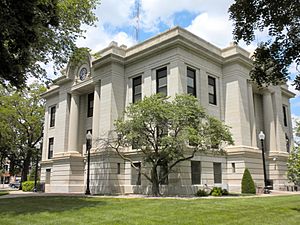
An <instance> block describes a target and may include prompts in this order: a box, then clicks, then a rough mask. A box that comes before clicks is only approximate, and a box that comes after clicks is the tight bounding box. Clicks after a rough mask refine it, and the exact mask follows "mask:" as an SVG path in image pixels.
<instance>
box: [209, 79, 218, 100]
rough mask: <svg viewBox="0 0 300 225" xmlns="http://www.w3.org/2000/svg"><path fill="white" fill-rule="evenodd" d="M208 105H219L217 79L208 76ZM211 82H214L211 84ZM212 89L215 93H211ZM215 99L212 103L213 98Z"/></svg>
mask: <svg viewBox="0 0 300 225" xmlns="http://www.w3.org/2000/svg"><path fill="white" fill-rule="evenodd" d="M207 80H208V82H207V83H208V103H209V104H212V105H217V79H216V78H215V77H213V76H210V75H208V79H207ZM210 81H213V83H212V82H210ZM210 87H212V88H213V93H210ZM211 96H212V98H213V101H211V98H210V97H211Z"/></svg>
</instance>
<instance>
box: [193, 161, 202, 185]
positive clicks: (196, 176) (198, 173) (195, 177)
mask: <svg viewBox="0 0 300 225" xmlns="http://www.w3.org/2000/svg"><path fill="white" fill-rule="evenodd" d="M195 166H196V167H195ZM197 168H198V170H197V171H196V169H197ZM201 173H202V170H201V161H196V160H191V183H192V185H200V184H201Z"/></svg>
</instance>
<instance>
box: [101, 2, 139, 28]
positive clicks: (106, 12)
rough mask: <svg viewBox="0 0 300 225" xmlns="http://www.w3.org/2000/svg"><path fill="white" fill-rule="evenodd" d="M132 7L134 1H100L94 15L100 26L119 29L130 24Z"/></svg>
mask: <svg viewBox="0 0 300 225" xmlns="http://www.w3.org/2000/svg"><path fill="white" fill-rule="evenodd" d="M133 6H134V0H102V1H101V4H100V6H98V7H97V9H96V14H97V16H98V18H99V22H100V23H101V24H110V25H111V26H113V27H121V26H124V25H128V23H129V22H131V19H130V18H132V7H133Z"/></svg>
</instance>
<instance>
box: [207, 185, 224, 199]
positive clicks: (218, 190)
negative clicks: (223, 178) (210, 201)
mask: <svg viewBox="0 0 300 225" xmlns="http://www.w3.org/2000/svg"><path fill="white" fill-rule="evenodd" d="M222 193H223V192H222V188H220V187H213V189H211V191H210V193H209V194H210V195H211V196H215V197H220V196H222Z"/></svg>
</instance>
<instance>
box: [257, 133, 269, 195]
mask: <svg viewBox="0 0 300 225" xmlns="http://www.w3.org/2000/svg"><path fill="white" fill-rule="evenodd" d="M265 137H266V135H265V134H264V132H262V131H260V133H259V134H258V138H259V140H260V142H261V154H262V160H263V169H264V185H265V187H264V192H265V193H266V192H267V193H268V191H267V190H266V189H267V172H266V162H265V148H264V140H265Z"/></svg>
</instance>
